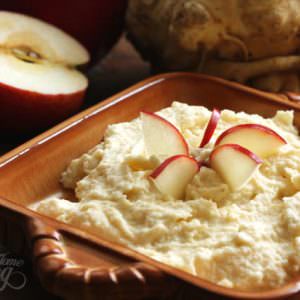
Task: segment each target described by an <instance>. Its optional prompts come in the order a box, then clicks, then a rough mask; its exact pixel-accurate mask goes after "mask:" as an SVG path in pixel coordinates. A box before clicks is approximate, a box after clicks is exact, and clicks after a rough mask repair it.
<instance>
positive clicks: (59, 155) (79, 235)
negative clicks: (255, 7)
mask: <svg viewBox="0 0 300 300" xmlns="http://www.w3.org/2000/svg"><path fill="white" fill-rule="evenodd" d="M174 100H179V101H183V102H186V103H188V104H196V105H204V106H206V107H208V108H210V109H212V108H213V107H218V108H219V109H224V108H229V109H232V110H235V111H241V110H243V111H246V112H247V113H258V114H260V115H262V116H265V117H268V116H272V115H274V113H275V112H276V111H277V110H278V109H294V110H295V123H296V126H297V127H298V128H300V104H299V103H297V102H292V101H290V100H289V99H288V97H286V96H284V95H272V94H268V93H264V92H260V91H257V90H254V89H251V88H248V87H244V86H242V85H239V84H235V83H231V82H228V81H225V80H222V79H217V78H212V77H207V76H202V75H197V74H189V73H172V74H164V75H158V76H155V77H152V78H150V79H147V80H145V81H143V82H141V83H139V84H137V85H135V86H133V87H131V88H129V89H127V90H125V91H123V92H121V93H119V94H117V95H115V96H113V97H111V98H109V99H108V100H106V101H103V102H100V103H99V104H97V105H96V106H94V107H92V108H90V109H88V110H85V111H83V112H81V113H80V114H78V115H76V116H74V117H72V118H70V119H68V120H67V121H65V122H63V123H61V124H59V125H58V126H56V127H54V128H52V129H50V130H48V131H47V132H45V133H43V134H41V135H39V136H38V137H36V138H34V139H32V140H31V141H29V142H27V143H26V144H24V145H22V146H20V147H18V148H16V149H15V150H13V151H11V152H9V153H7V154H6V155H4V156H2V157H1V158H0V206H1V208H0V243H3V244H6V245H7V246H8V247H9V248H11V249H12V250H14V251H16V252H22V253H26V254H28V255H29V256H30V257H31V258H32V260H33V263H34V266H35V268H36V271H37V275H38V277H39V278H40V280H41V282H42V284H43V285H44V286H45V288H47V289H48V290H49V291H50V292H52V293H54V294H56V295H59V296H61V297H63V298H65V299H72V300H74V299H130V300H133V299H145V298H150V297H152V298H155V299H166V298H170V299H204V298H205V299H223V297H222V296H224V297H225V296H227V297H228V296H229V297H233V298H238V299H277V298H284V299H299V298H300V276H299V278H295V279H294V280H293V281H292V282H290V283H288V284H286V285H285V286H283V287H280V288H278V289H274V290H270V291H266V292H251V293H248V292H241V291H237V290H234V289H228V288H224V287H220V286H217V285H215V284H213V283H210V282H207V281H205V280H203V279H200V278H199V277H196V276H193V275H191V274H188V273H186V272H184V271H181V270H178V269H175V268H173V267H170V266H167V265H164V264H161V263H159V262H157V261H154V260H152V259H150V258H148V257H146V256H144V255H142V254H139V253H137V252H135V251H133V250H130V249H128V248H126V247H123V246H120V245H117V244H114V243H111V242H108V241H105V240H102V239H101V238H99V237H95V236H93V235H91V234H87V233H86V232H84V231H82V230H79V229H76V228H74V227H72V226H70V225H67V224H63V223H61V222H58V221H56V220H53V219H51V218H49V217H46V216H42V215H40V214H38V213H36V212H34V211H31V210H30V209H28V208H27V205H29V204H32V203H34V202H36V201H38V200H41V199H43V198H45V197H48V196H50V195H52V194H57V193H59V194H65V193H67V191H64V190H63V189H62V186H61V185H60V184H59V178H60V174H61V173H62V171H63V170H64V169H65V168H66V166H67V165H68V163H69V162H70V161H71V160H72V159H74V158H76V157H78V156H80V155H81V154H82V153H84V152H86V151H88V150H89V149H90V148H92V147H93V146H94V145H96V144H98V143H99V142H100V140H101V139H102V137H103V134H104V131H105V129H106V127H107V125H108V124H111V123H116V122H122V121H129V120H131V119H133V118H135V117H137V116H138V115H139V112H140V111H141V110H147V111H156V110H160V109H161V108H163V107H167V106H169V105H170V104H171V102H173V101H174Z"/></svg>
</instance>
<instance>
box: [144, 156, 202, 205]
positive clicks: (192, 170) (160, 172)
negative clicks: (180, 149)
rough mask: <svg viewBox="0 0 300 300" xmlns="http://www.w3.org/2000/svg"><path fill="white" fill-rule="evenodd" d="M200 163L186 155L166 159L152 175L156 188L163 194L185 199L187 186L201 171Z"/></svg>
mask: <svg viewBox="0 0 300 300" xmlns="http://www.w3.org/2000/svg"><path fill="white" fill-rule="evenodd" d="M199 168H200V166H199V164H198V162H197V161H196V160H195V159H193V158H191V157H189V156H186V155H175V156H172V157H169V158H168V159H166V160H165V161H164V162H163V163H162V164H161V165H160V166H158V167H157V168H156V169H155V170H154V171H153V172H152V174H151V175H150V178H151V179H152V180H153V182H154V183H155V185H156V187H157V188H158V189H159V190H160V191H161V192H162V193H163V194H166V195H169V196H172V197H174V198H175V199H183V197H184V193H185V189H186V186H187V185H188V183H190V182H191V180H192V179H193V177H194V176H195V175H196V174H197V172H198V171H199Z"/></svg>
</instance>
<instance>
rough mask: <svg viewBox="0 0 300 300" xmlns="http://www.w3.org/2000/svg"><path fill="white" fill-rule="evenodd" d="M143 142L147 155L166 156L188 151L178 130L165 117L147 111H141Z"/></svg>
mask: <svg viewBox="0 0 300 300" xmlns="http://www.w3.org/2000/svg"><path fill="white" fill-rule="evenodd" d="M141 119H142V126H143V135H144V142H145V147H146V152H147V154H148V155H165V156H167V157H169V156H173V155H177V154H185V155H187V154H188V153H189V148H188V145H187V142H186V141H185V139H184V137H183V136H182V134H181V133H180V131H179V130H178V129H177V128H176V127H175V126H174V125H173V124H171V123H170V122H169V121H167V120H166V119H164V118H162V117H160V116H158V115H156V114H154V113H149V112H141Z"/></svg>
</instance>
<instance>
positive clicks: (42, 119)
mask: <svg viewBox="0 0 300 300" xmlns="http://www.w3.org/2000/svg"><path fill="white" fill-rule="evenodd" d="M88 61H89V54H88V52H87V50H86V49H85V48H84V47H83V46H81V45H80V44H79V43H78V42H77V41H76V40H75V39H73V38H72V37H70V36H69V35H68V34H66V33H64V32H63V31H61V30H59V29H57V28H55V27H54V26H52V25H49V24H47V23H45V22H43V21H39V20H37V19H34V18H31V17H27V16H25V15H21V14H17V13H11V12H5V11H0V66H1V67H0V107H1V109H0V118H1V122H0V124H1V125H0V128H1V129H6V130H9V131H12V132H26V131H32V130H36V129H39V128H43V127H47V126H49V125H52V124H54V123H56V122H58V121H60V120H62V119H63V118H65V117H66V116H68V115H69V114H70V113H72V112H74V111H75V110H77V109H78V108H79V107H80V105H81V103H82V100H83V96H84V93H85V90H86V88H87V85H88V81H87V78H86V77H85V76H84V75H83V74H82V73H80V72H79V71H77V70H76V66H78V65H82V64H86V63H87V62H88Z"/></svg>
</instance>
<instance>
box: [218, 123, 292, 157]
mask: <svg viewBox="0 0 300 300" xmlns="http://www.w3.org/2000/svg"><path fill="white" fill-rule="evenodd" d="M224 144H238V145H240V146H242V147H245V148H247V149H249V150H250V151H252V152H254V153H255V154H256V155H258V156H259V157H262V158H266V157H268V156H270V155H273V154H276V153H277V151H278V149H279V148H280V147H281V146H283V145H285V144H286V141H285V140H284V139H283V138H282V137H281V136H280V135H279V134H278V133H276V132H275V131H274V130H272V129H270V128H268V127H266V126H263V125H259V124H242V125H237V126H234V127H231V128H229V129H227V130H226V131H224V132H223V133H222V134H221V135H220V136H219V137H218V139H217V141H216V143H215V145H216V146H219V145H224Z"/></svg>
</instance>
